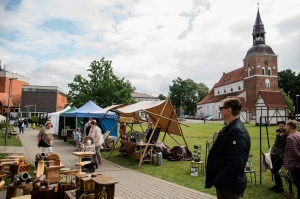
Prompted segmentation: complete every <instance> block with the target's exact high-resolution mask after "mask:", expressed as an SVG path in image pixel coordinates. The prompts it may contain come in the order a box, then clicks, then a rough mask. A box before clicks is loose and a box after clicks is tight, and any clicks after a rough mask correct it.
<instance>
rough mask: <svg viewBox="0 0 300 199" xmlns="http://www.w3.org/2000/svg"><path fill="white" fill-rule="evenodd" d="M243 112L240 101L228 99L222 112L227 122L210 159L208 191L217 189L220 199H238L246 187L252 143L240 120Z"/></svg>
mask: <svg viewBox="0 0 300 199" xmlns="http://www.w3.org/2000/svg"><path fill="white" fill-rule="evenodd" d="M241 109H242V105H241V102H240V100H239V99H238V98H225V99H224V100H223V101H222V102H221V106H220V113H221V115H222V118H223V120H224V122H225V124H226V125H225V126H224V128H223V129H222V130H221V131H220V132H219V134H218V137H217V139H216V140H215V142H214V144H213V146H212V148H211V150H210V152H209V154H208V157H207V168H206V181H205V188H211V187H213V186H214V187H215V188H216V192H217V198H218V199H238V198H241V197H242V196H243V193H244V191H245V189H246V186H247V177H246V174H245V173H244V169H245V166H246V163H247V160H248V156H249V151H250V146H251V140H250V136H249V134H248V131H247V129H246V128H245V126H244V124H243V122H242V121H241V120H240V118H239V115H240V111H241Z"/></svg>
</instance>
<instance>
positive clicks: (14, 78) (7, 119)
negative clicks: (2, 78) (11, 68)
mask: <svg viewBox="0 0 300 199" xmlns="http://www.w3.org/2000/svg"><path fill="white" fill-rule="evenodd" d="M16 79H18V78H16V77H10V78H9V87H8V102H7V108H8V110H7V115H6V130H5V140H4V145H5V146H6V145H7V134H8V127H9V115H10V94H11V82H12V80H16Z"/></svg>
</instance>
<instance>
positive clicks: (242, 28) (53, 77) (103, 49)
mask: <svg viewBox="0 0 300 199" xmlns="http://www.w3.org/2000/svg"><path fill="white" fill-rule="evenodd" d="M299 8H300V2H299V1H297V0H291V1H289V3H286V2H283V1H272V0H266V1H264V2H261V3H260V8H259V10H260V14H261V17H262V21H263V23H264V25H265V30H266V43H267V44H268V45H269V46H271V47H272V49H273V50H274V52H275V53H276V54H277V55H278V56H279V57H278V66H279V70H284V69H288V68H290V69H292V70H293V71H295V72H297V73H299V72H300V70H299V67H298V65H299V61H300V60H299V59H300V58H299V56H298V52H299V48H300V47H299V45H298V43H299V38H300V37H299V32H300V27H299V26H297V22H298V21H299V19H300V15H299V11H298V10H299ZM33 13H34V14H33ZM256 13H257V5H256V2H253V1H251V0H245V1H240V0H228V1H221V0H180V1H176V2H174V1H171V0H164V1H158V0H145V1H135V0H128V1H126V2H124V1H118V0H114V1H96V0H91V1H88V3H87V2H83V1H80V0H72V1H71V0H65V1H59V0H51V1H50V0H45V1H37V2H33V1H29V0H23V1H18V0H7V1H0V17H1V19H5V20H0V28H1V32H0V55H1V56H0V60H2V65H4V64H5V65H6V66H7V69H8V70H10V71H12V72H16V73H18V74H22V75H24V76H26V77H28V78H30V82H29V83H30V84H31V85H44V86H58V87H60V88H61V89H63V90H65V91H68V89H69V88H68V86H67V85H68V83H71V82H72V81H73V79H74V77H75V75H76V74H81V75H82V76H83V77H86V76H87V69H88V68H89V65H90V63H91V62H92V61H93V60H100V59H101V58H102V57H105V58H106V59H107V60H111V61H112V67H113V70H114V72H115V74H116V75H117V76H119V77H120V78H123V77H124V78H125V79H126V80H129V81H130V82H131V83H132V85H133V86H135V87H136V88H137V90H136V91H137V92H141V93H147V94H152V95H156V96H158V95H159V94H164V95H168V91H169V86H170V85H172V80H174V79H176V78H177V77H181V78H183V79H187V78H189V79H192V80H194V81H195V82H197V83H200V82H203V83H205V84H206V85H207V86H208V87H209V88H212V86H213V85H214V84H215V83H216V82H218V80H219V78H220V77H221V75H222V73H223V72H229V71H231V70H234V69H237V68H239V67H241V66H242V65H243V61H242V60H243V59H244V58H245V55H246V53H247V51H248V49H249V48H250V47H251V46H252V29H253V25H254V22H255V18H256ZM282 13H284V14H282Z"/></svg>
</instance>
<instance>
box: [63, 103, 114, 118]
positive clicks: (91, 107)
mask: <svg viewBox="0 0 300 199" xmlns="http://www.w3.org/2000/svg"><path fill="white" fill-rule="evenodd" d="M101 109H102V108H101V107H100V106H98V105H97V104H95V103H94V102H92V101H91V100H90V101H88V102H87V103H86V104H85V105H83V106H81V107H80V108H78V109H76V110H74V111H71V112H66V113H65V117H95V116H96V115H95V114H91V112H93V111H96V110H101ZM103 116H104V114H103V113H102V114H98V115H97V116H96V117H97V118H102V117H103ZM106 118H114V119H116V118H117V116H116V114H115V113H111V114H109V115H107V116H106Z"/></svg>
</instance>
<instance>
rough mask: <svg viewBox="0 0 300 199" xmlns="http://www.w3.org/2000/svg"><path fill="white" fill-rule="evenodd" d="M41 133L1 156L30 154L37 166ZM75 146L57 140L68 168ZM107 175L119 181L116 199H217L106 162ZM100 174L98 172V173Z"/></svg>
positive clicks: (56, 148) (30, 133) (29, 133)
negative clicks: (36, 160)
mask: <svg viewBox="0 0 300 199" xmlns="http://www.w3.org/2000/svg"><path fill="white" fill-rule="evenodd" d="M37 134H38V131H37V130H28V129H27V130H26V131H25V134H19V137H20V139H21V141H22V143H23V147H4V146H0V153H14V154H24V153H25V154H26V156H27V161H28V162H30V164H32V165H34V162H35V155H36V154H37V153H39V152H41V149H40V148H38V146H37V141H36V136H37ZM73 151H74V146H72V145H70V144H68V143H67V142H63V141H62V140H58V139H56V140H55V142H54V147H53V152H54V153H56V154H58V155H59V158H60V161H61V162H62V164H63V165H65V167H68V168H74V169H75V168H76V166H75V163H76V162H78V157H76V156H74V155H72V152H73ZM97 170H98V171H101V172H102V173H103V174H106V175H108V176H111V177H113V178H114V179H116V180H118V181H119V183H117V184H116V189H115V196H116V197H119V198H122V199H140V198H146V199H147V198H151V199H174V198H180V199H185V198H186V199H208V198H209V199H215V198H216V197H215V196H211V195H208V194H205V193H202V192H199V191H195V190H193V189H189V188H186V187H183V186H179V185H176V184H174V183H170V182H168V181H165V180H161V179H159V178H155V177H152V176H150V175H147V174H143V173H141V172H139V171H137V170H132V169H127V168H124V167H122V166H119V165H116V164H114V163H112V162H110V161H108V160H105V159H103V163H102V165H101V166H100V167H99V169H97ZM97 170H96V171H97Z"/></svg>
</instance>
